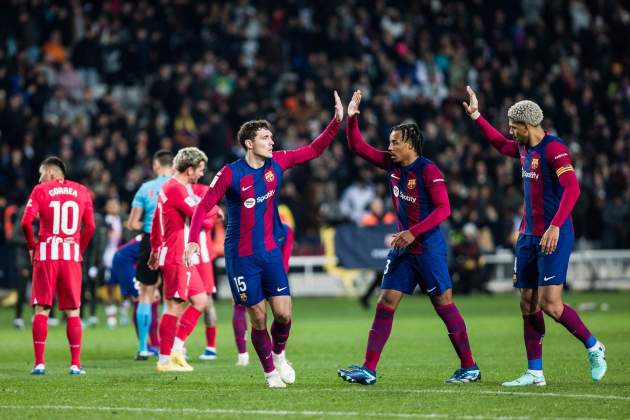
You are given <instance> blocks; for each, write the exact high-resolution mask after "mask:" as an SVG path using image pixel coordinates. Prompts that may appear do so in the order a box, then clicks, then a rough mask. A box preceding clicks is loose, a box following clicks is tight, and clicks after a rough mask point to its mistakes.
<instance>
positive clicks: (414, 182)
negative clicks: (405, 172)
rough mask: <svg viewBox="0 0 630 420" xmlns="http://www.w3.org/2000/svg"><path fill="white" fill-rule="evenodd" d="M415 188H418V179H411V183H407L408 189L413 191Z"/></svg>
mask: <svg viewBox="0 0 630 420" xmlns="http://www.w3.org/2000/svg"><path fill="white" fill-rule="evenodd" d="M414 188H416V179H415V178H411V179H410V180H409V181H407V189H408V190H412V189H414Z"/></svg>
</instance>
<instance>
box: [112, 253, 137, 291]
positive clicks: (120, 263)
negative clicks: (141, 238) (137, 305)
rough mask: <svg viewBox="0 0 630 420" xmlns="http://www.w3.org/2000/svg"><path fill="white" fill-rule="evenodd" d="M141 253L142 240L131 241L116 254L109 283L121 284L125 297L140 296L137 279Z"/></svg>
mask: <svg viewBox="0 0 630 420" xmlns="http://www.w3.org/2000/svg"><path fill="white" fill-rule="evenodd" d="M139 254H140V242H131V243H129V244H127V245H125V246H123V247H121V248H120V249H119V250H118V251H116V253H115V254H114V259H113V260H112V268H111V272H110V277H109V281H108V282H107V283H108V284H118V285H120V294H121V295H122V296H124V297H127V296H131V297H138V282H137V280H136V261H137V259H138V255H139Z"/></svg>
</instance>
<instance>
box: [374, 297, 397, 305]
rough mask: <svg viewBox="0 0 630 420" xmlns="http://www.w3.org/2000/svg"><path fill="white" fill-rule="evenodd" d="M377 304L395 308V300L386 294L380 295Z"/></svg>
mask: <svg viewBox="0 0 630 420" xmlns="http://www.w3.org/2000/svg"><path fill="white" fill-rule="evenodd" d="M377 303H378V304H379V305H385V306H388V307H390V308H396V299H395V298H394V297H393V296H390V295H388V294H383V295H381V297H380V298H379V299H378V302H377Z"/></svg>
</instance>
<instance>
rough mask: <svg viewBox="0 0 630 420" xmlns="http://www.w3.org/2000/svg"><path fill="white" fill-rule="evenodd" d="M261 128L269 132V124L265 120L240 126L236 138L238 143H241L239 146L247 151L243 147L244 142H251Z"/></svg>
mask: <svg viewBox="0 0 630 420" xmlns="http://www.w3.org/2000/svg"><path fill="white" fill-rule="evenodd" d="M261 128H266V129H267V130H269V131H271V123H270V122H269V121H267V120H252V121H247V122H245V123H243V125H241V128H239V129H238V134H237V135H236V138H237V139H238V142H239V143H241V146H243V149H247V148H246V147H245V140H253V139H254V138H255V137H256V133H257V132H258V130H260V129H261Z"/></svg>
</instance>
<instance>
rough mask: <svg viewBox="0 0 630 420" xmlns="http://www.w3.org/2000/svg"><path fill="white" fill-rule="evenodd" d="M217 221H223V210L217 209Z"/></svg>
mask: <svg viewBox="0 0 630 420" xmlns="http://www.w3.org/2000/svg"><path fill="white" fill-rule="evenodd" d="M217 220H220V221H224V220H225V213H223V209H222V208H221V207H219V211H218V212H217Z"/></svg>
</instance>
